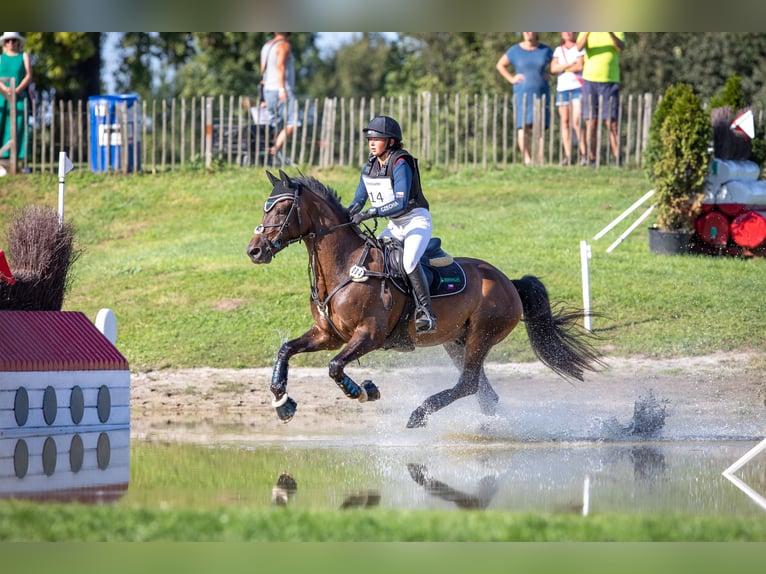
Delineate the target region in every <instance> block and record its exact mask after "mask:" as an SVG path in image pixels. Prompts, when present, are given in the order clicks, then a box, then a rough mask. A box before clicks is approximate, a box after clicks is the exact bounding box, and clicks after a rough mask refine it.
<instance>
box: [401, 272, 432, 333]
mask: <svg viewBox="0 0 766 574" xmlns="http://www.w3.org/2000/svg"><path fill="white" fill-rule="evenodd" d="M407 278H408V279H409V280H410V285H412V294H413V295H414V296H415V331H416V332H417V333H418V334H423V333H428V332H429V331H436V317H435V316H434V313H433V311H432V310H431V293H430V292H429V290H428V285H427V284H426V273H425V271H423V268H422V267H421V266H420V264H419V263H418V266H417V267H415V269H414V271H412V273H409V274H408V275H407Z"/></svg>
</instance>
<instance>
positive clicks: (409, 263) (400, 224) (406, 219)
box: [380, 207, 432, 274]
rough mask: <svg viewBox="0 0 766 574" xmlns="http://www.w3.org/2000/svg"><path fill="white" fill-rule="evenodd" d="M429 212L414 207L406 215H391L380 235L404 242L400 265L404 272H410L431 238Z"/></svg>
mask: <svg viewBox="0 0 766 574" xmlns="http://www.w3.org/2000/svg"><path fill="white" fill-rule="evenodd" d="M431 225H432V223H431V214H430V213H429V212H428V210H427V209H425V208H423V207H416V208H415V209H413V210H412V211H410V212H409V213H407V214H406V215H402V216H400V217H392V218H391V219H389V220H388V225H387V226H386V228H385V229H384V230H383V232H382V233H381V234H380V237H395V238H396V239H398V240H399V241H401V242H402V243H403V244H404V254H403V256H402V265H403V266H404V271H405V272H406V273H408V274H409V273H412V272H413V271H414V270H415V267H417V265H418V262H419V261H420V258H421V257H422V256H423V253H425V252H426V247H428V242H429V241H430V239H431Z"/></svg>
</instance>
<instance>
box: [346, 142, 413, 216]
mask: <svg viewBox="0 0 766 574" xmlns="http://www.w3.org/2000/svg"><path fill="white" fill-rule="evenodd" d="M400 159H404V161H406V162H407V165H409V166H410V169H411V170H412V181H411V183H410V188H409V190H408V191H407V192H405V193H404V194H401V193H399V194H397V193H396V192H395V191H394V169H395V166H396V162H397V161H399V160H400ZM367 199H369V200H370V203H371V204H372V206H373V207H374V208H375V211H376V214H377V215H378V216H385V217H397V216H400V215H404V214H405V213H407V212H409V211H410V210H412V209H414V208H416V207H423V208H425V209H428V201H427V200H426V198H425V195H423V188H422V187H421V184H420V170H419V168H418V160H417V159H415V158H414V157H412V155H411V154H410V153H409V152H407V151H405V150H402V149H399V150H394V151H392V152H391V155H390V156H389V158H388V161H386V163H385V164H384V165H382V166H381V165H380V162H379V161H378V158H377V157H375V156H372V157H370V159H369V160H368V161H367V164H366V165H365V166H364V168H363V169H362V177H361V182H360V185H359V187H358V188H357V191H356V196H355V197H354V203H355V204H361V205H364V203H365V201H366V200H367Z"/></svg>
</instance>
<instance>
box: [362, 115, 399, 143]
mask: <svg viewBox="0 0 766 574" xmlns="http://www.w3.org/2000/svg"><path fill="white" fill-rule="evenodd" d="M362 132H363V133H364V136H365V137H367V138H394V139H395V140H396V141H397V142H400V141H402V128H401V127H399V122H397V121H396V120H395V119H394V118H390V117H388V116H375V117H374V118H372V120H370V123H369V124H368V125H367V127H366V128H364V129H363V130H362Z"/></svg>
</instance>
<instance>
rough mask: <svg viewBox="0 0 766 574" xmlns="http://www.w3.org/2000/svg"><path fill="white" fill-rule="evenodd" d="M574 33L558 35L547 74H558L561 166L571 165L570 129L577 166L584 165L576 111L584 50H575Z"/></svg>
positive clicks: (557, 104) (578, 110) (578, 103)
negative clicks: (577, 150)
mask: <svg viewBox="0 0 766 574" xmlns="http://www.w3.org/2000/svg"><path fill="white" fill-rule="evenodd" d="M575 39H576V36H575V33H574V32H562V33H561V44H560V45H559V46H557V47H556V49H555V50H554V51H553V59H552V60H551V73H553V74H558V76H559V77H558V80H557V81H556V109H557V110H558V111H559V117H560V118H561V143H562V145H563V146H564V157H562V158H561V164H562V165H571V164H572V129H574V133H575V138H576V139H577V146H578V148H579V151H580V165H587V164H588V159H587V156H586V155H585V141H584V140H583V138H582V137H581V134H580V111H581V109H582V67H583V62H584V60H585V51H584V50H578V49H577V42H576V41H575Z"/></svg>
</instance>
